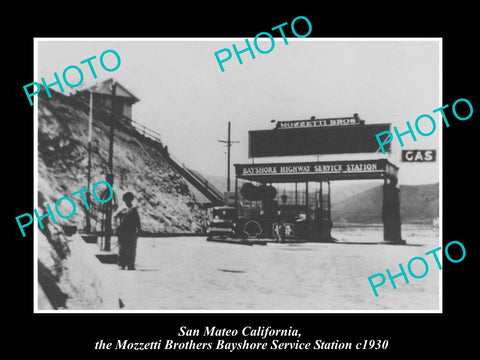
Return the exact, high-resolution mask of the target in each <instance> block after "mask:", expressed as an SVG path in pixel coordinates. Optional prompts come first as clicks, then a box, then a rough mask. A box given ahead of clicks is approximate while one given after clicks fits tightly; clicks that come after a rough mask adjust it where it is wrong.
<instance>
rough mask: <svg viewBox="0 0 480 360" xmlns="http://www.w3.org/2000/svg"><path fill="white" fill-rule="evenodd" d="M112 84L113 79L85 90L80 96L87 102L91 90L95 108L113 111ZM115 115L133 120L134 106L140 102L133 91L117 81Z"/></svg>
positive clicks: (80, 92)
mask: <svg viewBox="0 0 480 360" xmlns="http://www.w3.org/2000/svg"><path fill="white" fill-rule="evenodd" d="M112 84H113V79H112V78H110V79H107V80H104V81H102V82H99V83H97V84H95V85H93V86H90V87H88V88H85V89H83V90H81V91H79V92H78V94H79V95H80V96H81V97H82V98H84V99H85V100H87V101H88V100H89V99H90V90H91V91H92V92H93V106H94V107H103V108H106V109H109V110H110V109H111V107H112ZM116 84H117V88H116V94H115V95H116V96H115V113H116V114H122V115H123V116H124V117H125V118H127V119H130V120H131V119H132V107H133V104H135V103H137V102H139V101H140V99H139V98H137V97H136V96H135V95H133V94H132V92H131V91H129V90H127V88H125V87H124V86H123V85H122V84H120V83H119V82H118V81H116Z"/></svg>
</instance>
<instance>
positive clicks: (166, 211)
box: [38, 92, 206, 233]
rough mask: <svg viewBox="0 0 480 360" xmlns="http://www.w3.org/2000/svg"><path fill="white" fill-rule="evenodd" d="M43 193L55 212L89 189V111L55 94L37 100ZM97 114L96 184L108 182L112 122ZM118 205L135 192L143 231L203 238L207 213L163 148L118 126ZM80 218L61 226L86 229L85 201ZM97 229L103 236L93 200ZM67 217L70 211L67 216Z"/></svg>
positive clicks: (79, 207)
mask: <svg viewBox="0 0 480 360" xmlns="http://www.w3.org/2000/svg"><path fill="white" fill-rule="evenodd" d="M38 104H39V105H38V191H39V193H41V196H43V197H44V198H45V200H46V202H47V203H50V204H51V205H52V206H53V204H55V201H56V200H57V199H58V198H60V197H62V196H72V195H71V194H72V193H73V192H75V191H77V190H79V189H81V188H84V187H86V186H87V164H88V107H85V106H83V105H82V104H81V103H78V102H76V101H75V98H73V97H66V96H64V95H62V94H60V93H56V92H55V93H54V94H53V95H52V98H50V99H49V98H47V97H46V96H39V98H38ZM95 115H97V114H96V113H95V112H94V121H93V136H92V138H93V141H92V182H91V184H92V185H93V184H94V183H95V182H97V181H99V180H105V174H106V169H107V161H108V145H109V140H108V139H109V138H108V134H109V126H108V125H107V120H105V118H107V119H108V117H105V116H103V118H102V117H101V116H100V115H98V116H95ZM114 139H115V140H114V157H113V166H114V176H115V178H114V191H115V200H116V201H115V204H117V205H123V202H122V200H121V197H122V195H123V193H124V192H126V191H132V192H133V193H134V194H135V195H136V198H137V204H138V205H139V210H140V216H141V221H142V228H143V230H145V231H147V232H166V233H178V232H199V231H200V230H201V224H202V223H203V222H204V221H205V219H206V211H205V210H204V209H202V208H201V206H200V205H199V204H198V203H197V201H196V199H195V197H194V195H193V194H192V193H191V192H190V190H189V187H188V186H187V184H186V182H185V180H184V179H183V178H182V176H181V175H180V174H179V173H178V172H176V171H175V170H174V169H173V168H172V167H171V166H170V165H169V164H168V163H167V161H166V160H165V154H164V153H162V151H161V150H162V146H161V145H159V144H158V143H157V144H155V142H153V141H152V140H150V139H147V138H142V136H141V135H139V134H138V132H136V131H135V129H133V128H131V127H128V126H125V125H124V126H121V124H118V126H117V127H116V129H115V137H114ZM72 198H74V199H75V200H76V202H77V203H76V205H77V212H76V214H75V215H74V216H72V217H71V218H70V219H68V220H63V219H60V220H61V222H62V224H72V225H77V226H78V227H79V228H83V227H84V224H85V213H86V211H88V210H86V209H85V207H84V206H83V204H82V200H81V198H80V196H78V195H77V196H73V197H72ZM92 205H93V208H92V210H90V212H91V216H92V218H93V220H92V226H94V228H95V230H97V231H98V230H100V224H99V222H98V221H97V220H98V218H99V213H98V211H96V210H98V208H97V207H95V205H97V204H96V202H95V201H94V200H93V198H92ZM65 212H66V213H68V210H66V211H65Z"/></svg>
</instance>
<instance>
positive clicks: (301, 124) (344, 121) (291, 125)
mask: <svg viewBox="0 0 480 360" xmlns="http://www.w3.org/2000/svg"><path fill="white" fill-rule="evenodd" d="M360 124H361V120H360V118H358V117H356V116H355V117H346V118H334V119H310V120H293V121H278V122H277V126H276V129H296V128H309V127H322V126H344V125H360Z"/></svg>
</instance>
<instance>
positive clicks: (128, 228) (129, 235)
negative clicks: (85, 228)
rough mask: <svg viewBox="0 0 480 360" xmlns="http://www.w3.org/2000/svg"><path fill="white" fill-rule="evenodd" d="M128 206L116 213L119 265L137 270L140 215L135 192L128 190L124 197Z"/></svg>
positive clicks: (121, 267)
mask: <svg viewBox="0 0 480 360" xmlns="http://www.w3.org/2000/svg"><path fill="white" fill-rule="evenodd" d="M122 199H123V201H124V202H125V205H126V207H124V208H122V209H120V210H119V211H118V212H117V214H116V215H115V219H116V220H117V221H118V223H119V225H118V227H117V236H118V267H119V268H120V269H122V270H123V269H125V267H127V269H128V270H135V255H136V252H137V237H138V233H139V232H140V230H141V224H140V216H139V214H138V209H137V206H134V205H133V199H134V196H133V194H132V193H131V192H130V191H128V192H126V193H125V194H123V197H122Z"/></svg>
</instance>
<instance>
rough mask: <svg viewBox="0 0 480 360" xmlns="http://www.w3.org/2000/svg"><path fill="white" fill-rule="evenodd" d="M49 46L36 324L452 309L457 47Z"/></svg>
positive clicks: (40, 108)
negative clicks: (445, 60)
mask: <svg viewBox="0 0 480 360" xmlns="http://www.w3.org/2000/svg"><path fill="white" fill-rule="evenodd" d="M300 20H302V19H299V20H298V21H297V22H298V23H301V21H300ZM307 20H308V19H307ZM304 23H306V21H305V20H304ZM307 25H308V24H307ZM307 29H308V27H307ZM298 31H300V30H298ZM304 31H305V30H304ZM287 39H288V40H287ZM232 44H233V46H232ZM36 47H37V48H36V51H37V52H36V55H37V59H36V60H37V66H38V74H37V76H36V78H38V79H42V81H43V79H45V82H46V83H47V85H49V87H45V86H44V87H45V89H44V88H42V90H41V91H40V92H39V93H38V94H37V95H35V96H36V99H37V103H36V104H35V114H36V119H37V124H38V125H37V126H38V131H37V136H38V139H37V141H38V142H37V146H36V147H35V149H36V150H37V157H36V158H37V172H36V175H37V177H36V180H37V186H38V209H39V213H40V214H41V213H42V212H43V213H46V212H47V207H46V206H47V204H50V208H51V209H52V210H51V211H52V216H51V217H46V218H44V219H42V220H41V221H42V223H46V224H45V225H44V229H41V228H39V229H35V232H36V234H37V241H38V247H37V251H38V269H37V272H38V287H37V289H38V291H37V293H38V297H37V299H36V301H37V302H38V311H50V310H53V311H62V310H92V311H103V310H118V311H123V312H125V311H137V310H138V311H154V312H156V311H160V312H161V311H172V310H174V311H178V310H182V311H183V310H186V311H197V310H198V311H217V310H219V311H228V312H236V311H262V312H265V311H267V312H270V311H272V312H292V311H293V312H296V311H304V312H329V311H333V312H342V311H346V312H349V311H359V312H363V311H371V312H378V311H379V312H381V311H406V310H408V311H423V312H438V311H441V308H442V297H441V286H442V282H441V277H440V271H441V264H440V263H436V261H435V256H436V254H434V253H430V254H429V255H426V254H425V253H426V252H428V251H431V250H434V249H437V251H438V247H440V246H441V244H440V232H441V227H440V224H441V219H440V207H439V202H440V188H441V182H440V162H441V155H442V144H441V141H440V138H441V133H442V127H441V126H438V128H437V124H441V122H442V118H441V114H440V113H439V112H438V111H437V112H436V113H433V110H434V109H438V108H440V107H441V106H442V97H441V91H440V90H441V85H442V84H441V71H442V68H441V65H442V63H441V47H442V41H441V39H438V38H425V39H402V38H382V39H380V38H364V39H348V38H347V39H343V38H342V39H336V38H329V39H318V38H308V37H305V38H300V37H298V38H297V37H295V36H292V37H289V38H286V39H282V38H281V37H280V38H275V39H274V38H273V37H271V36H270V37H269V36H267V35H263V38H260V37H259V38H255V39H254V41H248V40H245V39H240V38H231V39H213V40H212V39H208V38H204V39H161V38H160V39H64V38H62V39H36ZM269 49H272V50H271V51H270V52H269V53H268V54H267V53H265V52H266V51H267V50H269ZM242 50H243V51H242ZM262 52H263V53H262ZM214 54H215V56H214ZM229 54H230V55H231V58H230V59H229V60H228V61H222V60H224V59H228V55H229ZM327 54H328V56H327ZM240 61H242V62H243V63H240ZM54 73H57V74H58V76H59V79H60V81H59V82H58V83H57V84H53V85H52V83H53V82H54V81H55V77H54V75H53V74H54ZM60 74H61V75H60ZM66 84H70V86H68V87H67V86H66ZM77 84H78V85H77ZM62 85H63V86H62ZM71 85H74V86H73V87H72V86H71ZM61 86H62V87H61ZM32 88H35V86H32ZM46 90H48V92H47V91H46ZM62 90H63V91H62ZM32 92H33V90H32ZM49 95H50V96H49ZM463 105H464V106H465V109H467V110H468V107H466V104H463ZM461 106H462V104H459V105H458V109H459V112H460V111H464V110H465V109H463V108H462V110H460V108H461ZM422 114H430V115H429V117H427V116H424V117H423V118H422V117H420V115H422ZM467 114H468V112H467ZM463 115H465V114H463ZM419 117H420V118H419ZM409 129H410V132H409ZM402 154H403V157H402ZM105 182H107V183H108V184H105ZM81 189H83V191H80V190H81ZM62 197H68V198H63V199H62ZM58 199H60V200H58ZM97 199H98V200H97ZM87 204H88V209H87ZM40 209H41V211H40ZM53 220H56V224H55V223H54V221H53ZM440 254H441V253H440ZM412 258H413V259H414V260H413V261H410V260H411V259H412ZM399 264H401V265H399ZM387 269H388V272H387Z"/></svg>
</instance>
